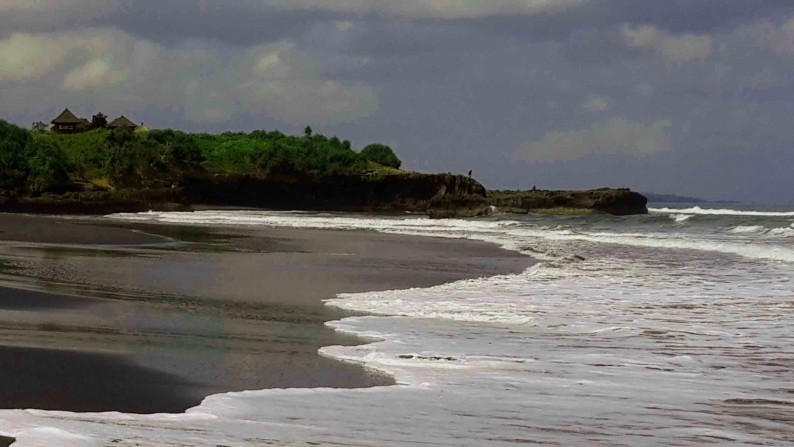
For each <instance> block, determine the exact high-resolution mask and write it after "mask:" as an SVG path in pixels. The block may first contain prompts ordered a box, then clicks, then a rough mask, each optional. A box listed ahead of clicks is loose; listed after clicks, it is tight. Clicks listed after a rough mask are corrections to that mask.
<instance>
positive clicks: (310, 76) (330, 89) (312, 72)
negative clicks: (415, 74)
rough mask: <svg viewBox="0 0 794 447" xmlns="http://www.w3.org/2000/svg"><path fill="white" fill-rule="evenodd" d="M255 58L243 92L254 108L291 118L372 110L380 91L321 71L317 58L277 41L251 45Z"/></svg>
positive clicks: (324, 118)
mask: <svg viewBox="0 0 794 447" xmlns="http://www.w3.org/2000/svg"><path fill="white" fill-rule="evenodd" d="M250 53H251V58H252V59H253V61H254V64H253V68H252V73H251V78H250V80H249V81H248V82H247V83H246V85H245V87H246V91H247V92H250V96H249V95H245V99H247V100H248V102H249V106H250V108H252V109H257V108H259V109H261V110H262V113H264V114H266V115H268V116H270V117H272V118H276V119H278V120H281V121H284V122H287V123H290V124H300V125H302V124H309V123H311V124H337V123H342V122H348V121H353V120H356V119H358V118H361V117H364V116H367V115H370V114H372V113H374V112H375V111H377V109H378V97H377V95H376V94H375V92H374V91H373V90H372V89H371V88H369V87H366V86H346V85H343V84H342V83H340V82H337V81H334V80H330V79H326V78H324V77H323V76H322V69H321V67H320V66H319V64H317V63H315V62H313V61H311V60H309V59H307V58H306V57H305V56H302V55H301V54H300V53H298V52H297V50H296V47H295V44H294V43H290V42H281V43H278V44H272V45H267V46H264V47H260V48H255V49H253V50H251V52H250Z"/></svg>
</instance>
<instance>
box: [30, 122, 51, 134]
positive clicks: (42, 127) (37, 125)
mask: <svg viewBox="0 0 794 447" xmlns="http://www.w3.org/2000/svg"><path fill="white" fill-rule="evenodd" d="M48 128H49V126H47V123H45V122H44V121H36V122H34V123H33V125H32V126H31V129H33V130H35V131H36V132H44V131H46V130H47V129H48Z"/></svg>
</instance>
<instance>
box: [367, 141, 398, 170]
mask: <svg viewBox="0 0 794 447" xmlns="http://www.w3.org/2000/svg"><path fill="white" fill-rule="evenodd" d="M361 156H362V157H364V158H365V159H366V160H369V161H374V162H375V163H379V164H381V165H383V166H388V167H390V168H394V169H400V165H402V162H401V161H400V159H399V158H397V155H395V154H394V151H393V150H392V149H391V148H390V147H389V146H386V145H383V144H370V145H369V146H367V147H365V148H364V150H362V151H361Z"/></svg>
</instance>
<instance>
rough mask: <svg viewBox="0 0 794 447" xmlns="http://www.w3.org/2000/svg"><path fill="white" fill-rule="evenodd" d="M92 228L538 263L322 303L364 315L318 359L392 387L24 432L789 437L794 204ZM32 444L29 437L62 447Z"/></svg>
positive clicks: (199, 219) (170, 216)
mask: <svg viewBox="0 0 794 447" xmlns="http://www.w3.org/2000/svg"><path fill="white" fill-rule="evenodd" d="M106 219H115V220H124V221H146V222H167V223H181V224H195V225H211V226H225V225H231V226H265V227H269V226H270V227H297V228H333V229H367V230H373V231H380V232H385V233H400V234H411V235H423V236H434V237H447V238H468V239H475V240H483V241H489V242H493V243H496V244H499V245H501V246H503V247H505V248H507V249H510V250H518V251H521V252H524V253H526V254H528V255H531V256H533V257H534V258H536V259H538V260H539V261H540V262H539V263H537V264H536V265H534V266H533V267H531V268H530V269H528V270H527V271H525V272H523V273H521V274H518V275H504V276H497V277H491V278H481V279H475V280H465V281H459V282H454V283H449V284H444V285H441V286H437V287H432V288H426V289H409V290H392V291H383V292H370V293H357V294H341V295H339V296H337V297H336V298H334V299H331V300H328V301H327V303H326V304H327V305H328V306H336V307H340V308H343V309H347V310H350V311H353V312H355V314H357V315H360V316H352V317H348V318H344V319H342V320H339V321H331V322H328V323H327V324H328V325H329V326H330V327H332V328H334V329H336V330H338V331H342V332H346V333H351V334H356V335H359V336H362V337H364V338H365V339H366V344H363V345H360V346H352V347H350V346H348V347H341V346H328V347H324V348H322V349H321V350H320V354H321V355H324V356H327V357H331V358H334V359H338V360H340V361H346V362H354V363H358V364H362V365H364V366H366V367H369V368H375V369H377V370H380V371H384V372H387V373H389V374H392V375H393V376H394V377H395V379H396V381H397V383H398V384H397V385H396V386H388V387H376V388H368V389H358V390H336V389H290V390H260V391H246V392H239V393H225V394H218V395H213V396H209V397H207V398H206V399H205V400H204V402H203V403H202V404H201V405H199V406H197V407H194V408H192V409H190V410H188V411H187V413H185V414H182V415H152V416H133V415H122V414H118V413H105V414H97V415H76V414H69V413H58V412H37V411H29V412H0V419H3V420H4V422H3V424H5V428H6V429H7V428H9V427H11V426H12V425H13V424H17V425H18V426H21V425H27V426H29V427H31V432H30V433H34V430H40V431H41V434H42V438H41V439H50V440H52V439H59V440H60V441H59V443H56V444H57V445H95V444H92V442H93V441H92V439H95V438H97V437H104V438H111V437H117V438H119V439H121V440H124V441H119V442H118V443H116V444H113V445H235V446H236V445H270V444H267V442H275V441H274V440H279V441H295V442H297V441H300V442H315V441H322V442H327V443H330V444H334V443H335V444H339V445H378V446H381V445H389V446H416V445H444V446H447V445H449V446H484V445H489V446H490V445H493V446H500V445H505V446H506V445H517V444H550V445H566V446H567V445H627V446H636V445H665V446H668V445H703V444H708V443H712V444H719V445H726V444H728V445H729V444H747V445H790V444H791V443H794V383H793V382H792V381H793V380H794V330H792V329H794V320H793V319H792V313H793V311H794V282H792V281H793V280H794V209H791V208H789V209H769V208H765V207H759V206H742V207H740V206H733V205H719V206H713V207H711V208H710V207H707V206H705V205H700V206H699V207H698V206H688V205H679V206H670V205H665V206H659V207H652V208H651V213H650V214H649V215H645V216H627V217H611V216H600V215H587V216H569V215H564V216H554V215H526V216H518V215H501V216H500V215H496V216H492V217H488V218H482V219H471V220H430V219H426V218H419V217H416V216H404V217H384V216H372V215H352V214H318V213H301V212H291V213H284V212H260V211H202V212H194V213H158V212H149V213H140V214H118V215H112V216H108V217H106ZM384 256H388V253H384ZM33 427H37V428H33ZM0 428H2V427H0ZM30 439H33V441H29V443H28V444H24V445H56V444H44V443H42V444H36V441H35V439H36V438H35V436H31V437H30ZM42 442H43V441H42ZM134 442H138V444H134ZM96 445H103V444H96ZM298 445H303V444H298Z"/></svg>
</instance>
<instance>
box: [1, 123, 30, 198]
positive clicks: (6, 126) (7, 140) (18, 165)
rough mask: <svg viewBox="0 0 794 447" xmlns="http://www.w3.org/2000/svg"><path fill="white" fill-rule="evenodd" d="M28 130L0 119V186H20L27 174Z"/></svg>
mask: <svg viewBox="0 0 794 447" xmlns="http://www.w3.org/2000/svg"><path fill="white" fill-rule="evenodd" d="M29 140H30V136H29V134H28V131H26V130H25V129H22V128H20V127H17V126H15V125H13V124H10V123H7V122H5V121H1V120H0V188H8V189H17V188H20V187H22V185H23V184H24V182H25V179H26V178H27V175H28V166H27V163H26V160H25V148H26V147H27V145H28V142H29Z"/></svg>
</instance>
